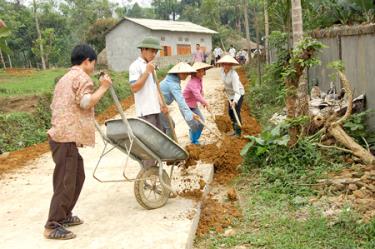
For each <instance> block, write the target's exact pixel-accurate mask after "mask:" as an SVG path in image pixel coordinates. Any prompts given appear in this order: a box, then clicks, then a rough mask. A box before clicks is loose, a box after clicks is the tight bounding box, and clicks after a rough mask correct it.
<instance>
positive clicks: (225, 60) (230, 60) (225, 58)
mask: <svg viewBox="0 0 375 249" xmlns="http://www.w3.org/2000/svg"><path fill="white" fill-rule="evenodd" d="M217 63H218V64H223V63H228V64H235V65H238V64H239V63H238V61H236V59H234V58H233V57H232V56H230V55H228V54H227V55H224V56H223V58H221V59H220V60H218V61H217Z"/></svg>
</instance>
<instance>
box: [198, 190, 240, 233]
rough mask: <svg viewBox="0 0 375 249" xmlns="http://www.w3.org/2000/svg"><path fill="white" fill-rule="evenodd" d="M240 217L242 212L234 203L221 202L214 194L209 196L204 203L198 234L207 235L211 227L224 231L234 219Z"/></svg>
mask: <svg viewBox="0 0 375 249" xmlns="http://www.w3.org/2000/svg"><path fill="white" fill-rule="evenodd" d="M240 217H241V213H240V212H239V211H238V209H237V208H236V207H235V206H234V205H233V203H220V202H219V201H217V200H216V199H214V198H212V196H208V197H207V198H206V199H205V200H204V201H203V203H202V210H201V217H200V220H199V224H198V229H197V235H198V236H202V235H205V234H207V233H208V232H209V231H210V230H211V229H214V230H215V231H216V232H218V233H223V232H224V229H225V228H227V227H229V226H230V225H232V223H233V220H234V219H238V218H240Z"/></svg>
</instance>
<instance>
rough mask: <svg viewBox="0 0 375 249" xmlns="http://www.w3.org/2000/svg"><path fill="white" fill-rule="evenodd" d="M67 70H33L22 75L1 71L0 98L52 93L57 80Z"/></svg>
mask: <svg viewBox="0 0 375 249" xmlns="http://www.w3.org/2000/svg"><path fill="white" fill-rule="evenodd" d="M65 72H66V69H62V68H59V69H49V70H45V71H37V70H32V71H31V72H30V73H25V75H22V74H20V73H17V74H12V73H7V72H5V71H0V97H10V96H19V95H40V94H43V93H46V92H51V91H52V89H53V86H54V84H55V78H56V77H59V76H62V75H63V74H64V73H65Z"/></svg>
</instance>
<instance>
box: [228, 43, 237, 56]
mask: <svg viewBox="0 0 375 249" xmlns="http://www.w3.org/2000/svg"><path fill="white" fill-rule="evenodd" d="M228 52H229V55H230V56H232V57H233V58H235V57H236V49H235V48H234V47H233V45H230V48H229V51H228Z"/></svg>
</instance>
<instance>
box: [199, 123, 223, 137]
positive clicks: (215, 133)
mask: <svg viewBox="0 0 375 249" xmlns="http://www.w3.org/2000/svg"><path fill="white" fill-rule="evenodd" d="M198 122H199V123H201V124H202V125H203V126H204V127H206V128H207V130H209V131H210V132H211V133H212V134H214V135H215V136H216V137H217V138H219V139H220V140H224V139H223V138H222V137H221V136H220V135H219V134H218V133H217V132H215V131H214V130H212V129H211V128H210V127H208V126H207V125H206V124H205V123H204V122H203V121H202V120H201V119H198Z"/></svg>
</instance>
